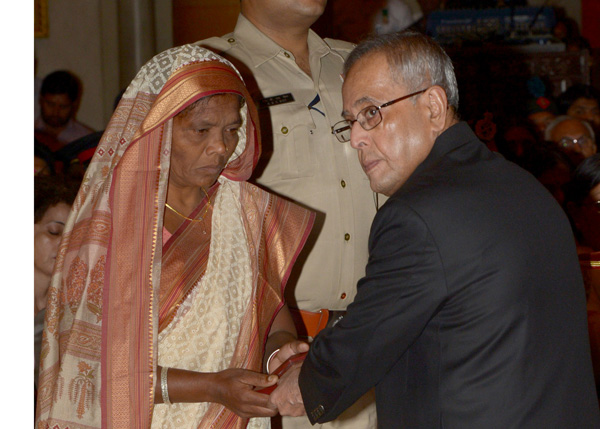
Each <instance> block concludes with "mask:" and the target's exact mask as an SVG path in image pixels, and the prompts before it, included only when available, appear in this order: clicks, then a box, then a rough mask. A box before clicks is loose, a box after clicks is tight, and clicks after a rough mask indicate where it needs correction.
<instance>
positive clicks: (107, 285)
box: [37, 45, 314, 428]
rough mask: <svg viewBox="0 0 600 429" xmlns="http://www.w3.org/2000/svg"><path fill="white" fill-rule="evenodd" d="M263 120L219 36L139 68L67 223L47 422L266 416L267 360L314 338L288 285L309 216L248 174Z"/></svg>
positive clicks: (43, 411)
mask: <svg viewBox="0 0 600 429" xmlns="http://www.w3.org/2000/svg"><path fill="white" fill-rule="evenodd" d="M256 124H257V115H256V109H255V107H254V104H253V103H252V100H251V98H250V96H249V94H248V92H247V90H246V88H245V86H244V84H243V82H242V81H241V78H240V77H239V74H238V73H237V71H236V70H235V69H234V68H233V66H232V65H231V64H230V63H229V62H227V61H226V60H224V59H222V58H220V57H218V56H217V55H215V54H213V53H212V52H210V51H207V50H205V49H202V48H200V47H197V46H191V45H185V46H182V47H179V48H173V49H170V50H168V51H166V52H164V53H162V54H159V55H157V56H156V57H155V58H153V59H152V60H151V61H149V62H148V64H146V65H145V66H144V67H143V68H142V69H141V70H140V72H139V73H138V75H137V76H136V78H135V79H134V80H133V82H132V83H131V85H130V86H129V88H128V89H127V91H126V92H125V94H124V95H123V98H122V100H121V102H120V104H119V106H118V108H117V109H116V111H115V113H114V115H113V117H112V119H111V121H110V123H109V125H108V127H107V130H106V132H105V133H104V135H103V137H102V140H101V142H100V144H99V146H98V149H97V151H96V154H95V155H94V158H93V160H92V163H91V164H90V166H89V167H88V170H87V172H86V176H85V177H84V181H83V185H82V188H81V190H80V193H79V195H78V198H77V201H76V202H75V204H74V213H73V214H72V215H71V216H70V217H69V220H68V222H67V225H66V228H65V233H64V238H63V242H62V244H61V252H60V254H59V258H58V260H57V265H58V267H57V270H56V274H55V275H54V277H53V279H52V284H51V287H50V292H49V305H48V310H47V316H46V328H45V332H44V344H43V347H42V356H43V360H42V365H41V372H40V393H39V399H38V408H37V410H38V412H37V415H38V427H44V428H45V427H48V426H49V427H60V428H64V427H86V428H92V427H101V426H102V427H121V428H131V427H140V428H145V427H151V426H152V427H176V428H182V427H190V428H191V427H193V428H197V427H211V428H225V427H226V428H230V427H232V428H233V427H235V428H242V427H246V426H247V425H248V426H249V427H268V425H269V419H268V416H272V415H274V414H276V410H273V409H271V408H268V407H267V403H268V396H267V395H266V394H263V393H259V392H257V391H256V389H260V388H264V387H267V386H271V385H273V384H274V383H276V381H277V377H275V376H269V375H268V374H264V373H261V372H260V371H261V370H262V369H263V367H264V366H265V365H264V363H265V361H266V359H265V356H274V357H273V359H272V360H271V362H270V363H267V365H266V366H269V364H270V369H272V368H275V367H276V366H278V365H279V364H280V363H281V362H282V361H283V360H284V359H285V358H286V357H287V356H289V355H290V354H292V353H294V352H299V351H305V350H304V349H303V347H307V346H306V345H304V344H301V345H300V343H298V342H294V339H295V329H294V327H293V323H292V321H291V318H290V317H289V313H288V312H287V308H286V307H285V305H284V303H283V298H282V297H283V288H284V285H285V282H286V280H287V278H288V276H289V274H290V270H291V267H292V265H293V262H294V261H295V259H296V257H297V255H298V253H299V251H300V250H301V248H302V246H303V245H304V242H305V239H306V237H307V234H308V232H309V230H310V228H311V227H312V223H313V220H314V216H313V214H311V213H310V212H308V211H307V210H305V209H303V208H300V207H298V206H295V205H293V204H291V203H289V202H287V201H285V200H283V199H281V198H278V197H276V196H274V195H272V194H269V193H267V192H265V191H263V190H261V189H259V188H257V187H256V186H253V185H251V184H249V183H247V182H246V180H247V179H248V178H249V177H250V174H251V172H252V170H253V168H254V166H255V165H256V162H257V160H258V158H259V154H260V149H259V140H258V138H259V137H258V130H257V128H256V127H257V125H256ZM282 345H283V348H282V349H281V350H282V352H280V353H279V354H277V353H275V354H274V355H272V352H273V351H276V350H277V349H278V348H279V347H282ZM284 348H285V349H284ZM292 349H293V350H292ZM284 350H285V351H284ZM251 416H258V417H262V418H251V419H250V420H248V417H251Z"/></svg>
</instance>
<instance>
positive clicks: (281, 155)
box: [198, 2, 377, 429]
mask: <svg viewBox="0 0 600 429" xmlns="http://www.w3.org/2000/svg"><path fill="white" fill-rule="evenodd" d="M243 4H244V2H242V5H243ZM243 10H244V9H242V11H243ZM198 43H199V44H201V45H203V46H205V47H207V48H209V49H213V50H216V51H217V52H221V53H222V54H223V55H224V56H225V57H227V58H228V59H230V60H231V61H232V62H234V64H235V65H236V66H237V67H238V68H239V69H240V70H241V71H242V74H244V80H245V82H246V85H247V86H248V87H249V89H250V90H251V92H254V94H253V96H254V97H256V100H257V102H258V105H259V108H260V109H261V111H260V113H261V132H262V135H263V138H262V140H263V148H264V151H263V158H264V160H265V163H266V166H265V167H264V170H263V171H262V173H259V174H260V175H259V176H258V177H257V178H256V181H257V182H258V183H259V184H260V185H262V186H264V187H266V188H268V189H270V190H271V191H274V192H276V193H278V194H280V195H283V196H286V197H288V198H290V199H292V200H294V201H296V202H299V203H301V204H303V205H305V206H306V207H308V208H310V209H312V210H314V211H316V212H317V213H318V215H317V224H316V226H315V228H314V229H313V235H314V237H311V238H312V242H314V245H313V247H312V248H311V249H310V253H309V254H308V256H307V257H306V260H305V262H304V265H303V267H302V271H301V272H300V273H299V275H298V278H296V279H290V283H289V285H288V289H287V296H286V298H287V299H288V302H289V303H290V305H291V306H298V307H299V308H301V309H303V310H309V311H318V310H319V309H322V308H326V309H329V310H345V309H346V307H347V306H348V304H349V303H351V302H352V300H353V298H354V295H355V294H356V283H357V281H358V280H359V279H360V278H361V277H363V276H364V267H365V265H366V263H367V239H368V234H369V225H370V224H371V221H372V219H373V217H374V215H375V211H376V198H377V196H376V195H375V194H373V192H372V191H371V189H370V186H369V181H368V179H367V177H366V176H365V174H364V172H363V171H362V168H361V167H360V164H359V163H358V159H357V156H356V153H353V150H352V148H351V147H350V146H349V145H344V144H341V143H339V142H338V141H337V139H336V138H335V137H334V136H333V135H332V134H331V126H332V125H333V124H334V123H336V122H338V121H340V120H341V119H342V118H341V111H342V100H341V87H342V76H341V73H342V66H343V62H344V59H345V58H346V56H347V55H348V54H349V53H350V51H351V50H352V48H353V45H351V44H350V43H346V42H342V41H337V40H329V39H327V40H323V39H321V38H320V37H319V36H317V34H316V33H314V32H313V31H311V30H310V31H308V48H309V66H310V75H309V74H307V73H306V72H305V71H304V70H302V69H301V68H300V67H299V66H298V64H297V62H296V60H295V57H294V55H293V53H292V52H291V51H290V50H286V49H284V48H282V47H281V46H280V45H279V44H277V43H275V42H274V41H273V40H272V39H271V38H269V37H268V36H267V35H265V34H264V33H263V32H261V31H260V30H259V29H258V28H257V26H255V25H254V24H253V23H252V22H251V21H250V20H249V19H247V18H246V17H245V16H244V15H240V16H239V18H238V22H237V25H236V27H235V30H234V31H233V33H230V34H227V35H225V36H223V37H220V38H211V39H208V40H203V41H200V42H198ZM271 133H272V135H270V134H271ZM259 170H260V168H259ZM310 245H311V239H309V244H308V246H310ZM295 427H312V426H311V425H310V423H309V421H308V419H307V418H306V417H305V416H303V417H299V418H284V419H283V428H284V429H289V428H295ZM323 427H347V428H371V427H372V428H375V427H376V417H375V406H374V395H372V392H371V393H369V394H368V395H365V396H364V397H363V398H361V400H359V401H358V402H357V404H356V405H355V407H353V408H350V409H349V410H348V412H347V413H346V414H345V415H342V416H340V418H339V419H338V420H336V421H334V422H332V423H327V424H325V425H323Z"/></svg>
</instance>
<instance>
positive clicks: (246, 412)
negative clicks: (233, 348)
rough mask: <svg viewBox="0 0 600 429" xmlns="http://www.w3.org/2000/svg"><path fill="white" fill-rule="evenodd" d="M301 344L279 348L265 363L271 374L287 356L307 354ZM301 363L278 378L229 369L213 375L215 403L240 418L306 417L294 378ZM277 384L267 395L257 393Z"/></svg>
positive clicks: (305, 347) (272, 375) (296, 379)
mask: <svg viewBox="0 0 600 429" xmlns="http://www.w3.org/2000/svg"><path fill="white" fill-rule="evenodd" d="M308 349H309V346H308V344H307V343H305V342H303V341H292V342H289V343H287V344H285V345H283V346H282V347H281V348H280V349H279V351H278V352H277V354H275V356H273V358H272V359H271V362H270V363H269V369H271V373H272V372H273V370H275V369H276V368H278V367H279V366H280V365H282V364H283V363H284V362H285V361H286V360H287V359H289V358H290V357H292V356H294V355H296V354H299V353H304V352H306V351H308ZM301 367H302V362H298V363H295V364H293V365H292V366H291V367H290V368H289V370H287V371H286V372H285V373H284V374H283V375H282V376H281V377H277V376H276V375H274V374H271V375H268V374H259V373H256V372H253V371H248V370H243V369H229V370H226V371H222V372H220V373H217V374H215V376H218V377H219V380H218V383H217V385H218V386H219V387H218V389H217V392H215V399H216V402H219V403H221V404H223V405H225V406H226V407H227V408H229V409H230V410H231V411H233V412H234V413H236V414H237V415H239V416H241V417H272V416H275V415H277V414H278V413H279V414H281V415H284V416H301V415H304V414H306V412H305V410H304V403H303V401H302V395H301V394H300V388H299V386H298V375H299V374H300V368H301ZM273 385H277V387H276V388H275V390H273V392H272V393H271V394H270V395H268V394H265V393H261V392H258V390H261V389H264V388H266V387H270V386H273Z"/></svg>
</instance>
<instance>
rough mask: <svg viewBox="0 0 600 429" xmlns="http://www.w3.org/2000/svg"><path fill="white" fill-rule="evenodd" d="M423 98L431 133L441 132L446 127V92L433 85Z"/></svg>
mask: <svg viewBox="0 0 600 429" xmlns="http://www.w3.org/2000/svg"><path fill="white" fill-rule="evenodd" d="M423 97H426V99H425V103H426V106H427V109H428V113H429V120H430V121H431V126H432V130H433V131H437V132H441V131H443V130H444V129H445V127H446V114H447V113H448V98H447V97H446V91H444V89H443V88H442V87H441V86H438V85H433V86H432V87H430V88H429V89H428V90H427V91H426V92H425V94H423Z"/></svg>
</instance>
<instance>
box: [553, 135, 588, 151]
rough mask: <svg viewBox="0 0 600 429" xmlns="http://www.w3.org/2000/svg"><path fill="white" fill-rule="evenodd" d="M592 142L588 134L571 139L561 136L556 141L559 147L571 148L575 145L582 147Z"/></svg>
mask: <svg viewBox="0 0 600 429" xmlns="http://www.w3.org/2000/svg"><path fill="white" fill-rule="evenodd" d="M591 143H592V139H591V138H589V137H588V136H581V137H579V138H578V139H572V138H570V137H563V138H562V139H560V140H559V141H558V144H559V145H560V147H562V148H565V149H572V148H574V147H575V146H579V147H583V146H588V145H590V144H591Z"/></svg>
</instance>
